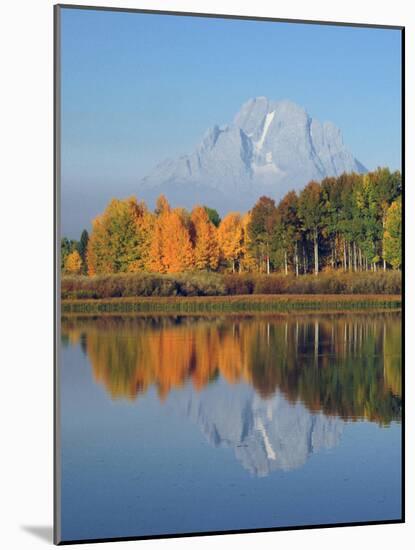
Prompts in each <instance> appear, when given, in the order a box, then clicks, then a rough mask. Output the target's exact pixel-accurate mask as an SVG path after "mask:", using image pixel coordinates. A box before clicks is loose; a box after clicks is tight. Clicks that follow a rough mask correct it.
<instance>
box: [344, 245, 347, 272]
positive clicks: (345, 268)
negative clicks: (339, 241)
mask: <svg viewBox="0 0 415 550" xmlns="http://www.w3.org/2000/svg"><path fill="white" fill-rule="evenodd" d="M343 267H344V270H345V271H346V270H347V250H346V241H343Z"/></svg>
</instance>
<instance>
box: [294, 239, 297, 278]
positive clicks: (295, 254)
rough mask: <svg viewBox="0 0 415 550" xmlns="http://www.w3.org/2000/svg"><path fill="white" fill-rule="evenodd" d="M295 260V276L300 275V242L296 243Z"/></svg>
mask: <svg viewBox="0 0 415 550" xmlns="http://www.w3.org/2000/svg"><path fill="white" fill-rule="evenodd" d="M294 262H295V276H296V277H298V244H297V243H295V255H294Z"/></svg>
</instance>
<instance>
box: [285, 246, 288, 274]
mask: <svg viewBox="0 0 415 550" xmlns="http://www.w3.org/2000/svg"><path fill="white" fill-rule="evenodd" d="M284 267H285V274H286V275H288V260H287V251H286V250H284Z"/></svg>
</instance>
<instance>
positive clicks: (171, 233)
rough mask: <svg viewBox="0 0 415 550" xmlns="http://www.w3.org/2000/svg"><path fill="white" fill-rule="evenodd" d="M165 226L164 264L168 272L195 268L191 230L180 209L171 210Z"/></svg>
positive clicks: (167, 215) (166, 217)
mask: <svg viewBox="0 0 415 550" xmlns="http://www.w3.org/2000/svg"><path fill="white" fill-rule="evenodd" d="M163 218H165V224H164V226H163V232H164V235H163V264H164V269H165V271H166V272H167V273H179V272H181V271H189V270H190V269H192V268H193V248H192V242H191V240H190V235H189V232H188V230H187V228H186V226H185V223H184V221H183V219H182V217H181V213H180V211H176V210H171V211H170V212H168V213H167V214H166V215H165V216H163Z"/></svg>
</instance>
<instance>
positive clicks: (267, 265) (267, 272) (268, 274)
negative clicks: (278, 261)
mask: <svg viewBox="0 0 415 550" xmlns="http://www.w3.org/2000/svg"><path fill="white" fill-rule="evenodd" d="M267 275H269V256H268V255H267Z"/></svg>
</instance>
